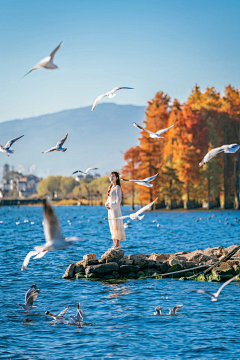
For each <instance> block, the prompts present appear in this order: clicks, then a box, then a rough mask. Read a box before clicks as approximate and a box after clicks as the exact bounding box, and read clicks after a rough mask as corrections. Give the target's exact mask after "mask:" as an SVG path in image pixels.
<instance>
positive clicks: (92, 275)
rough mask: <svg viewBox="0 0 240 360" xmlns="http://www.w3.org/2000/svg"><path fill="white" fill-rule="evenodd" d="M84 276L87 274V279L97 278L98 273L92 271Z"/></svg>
mask: <svg viewBox="0 0 240 360" xmlns="http://www.w3.org/2000/svg"><path fill="white" fill-rule="evenodd" d="M84 276H85V278H86V279H91V278H92V279H93V278H96V275H95V274H93V273H91V274H86V275H84Z"/></svg>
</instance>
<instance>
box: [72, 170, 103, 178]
mask: <svg viewBox="0 0 240 360" xmlns="http://www.w3.org/2000/svg"><path fill="white" fill-rule="evenodd" d="M90 170H98V168H87V170H85V171H81V170H76V171H74V172H73V173H72V175H73V174H76V173H78V172H80V173H81V174H83V175H84V176H87V175H88V174H89V171H90Z"/></svg>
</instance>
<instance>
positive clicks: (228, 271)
mask: <svg viewBox="0 0 240 360" xmlns="http://www.w3.org/2000/svg"><path fill="white" fill-rule="evenodd" d="M212 273H213V275H219V276H226V275H231V276H233V275H235V274H236V272H235V270H234V269H233V268H232V266H231V265H230V264H229V263H228V262H223V263H221V264H220V265H219V266H218V267H217V268H215V269H213V271H212Z"/></svg>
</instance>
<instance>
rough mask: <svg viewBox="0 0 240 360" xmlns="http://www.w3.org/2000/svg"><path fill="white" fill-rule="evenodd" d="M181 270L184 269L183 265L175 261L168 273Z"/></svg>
mask: <svg viewBox="0 0 240 360" xmlns="http://www.w3.org/2000/svg"><path fill="white" fill-rule="evenodd" d="M179 270H182V267H181V265H180V264H176V263H175V264H174V265H172V266H171V267H170V268H169V269H168V271H167V273H170V272H175V271H179Z"/></svg>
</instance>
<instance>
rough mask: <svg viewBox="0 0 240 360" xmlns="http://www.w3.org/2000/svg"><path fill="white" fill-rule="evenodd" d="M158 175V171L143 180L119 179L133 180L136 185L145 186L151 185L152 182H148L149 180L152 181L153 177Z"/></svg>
mask: <svg viewBox="0 0 240 360" xmlns="http://www.w3.org/2000/svg"><path fill="white" fill-rule="evenodd" d="M157 176H158V173H157V174H156V175H153V176H150V177H147V178H145V179H143V180H127V179H123V178H122V179H121V180H123V181H132V182H134V183H135V184H137V185H142V186H146V187H152V186H153V184H149V182H151V181H153V180H154V179H156V177H157Z"/></svg>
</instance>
